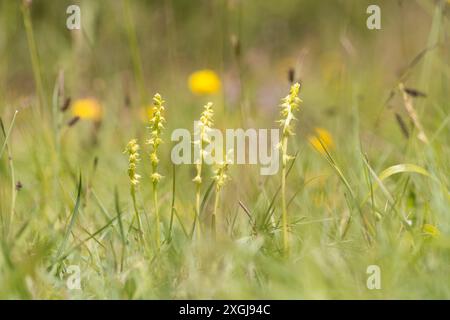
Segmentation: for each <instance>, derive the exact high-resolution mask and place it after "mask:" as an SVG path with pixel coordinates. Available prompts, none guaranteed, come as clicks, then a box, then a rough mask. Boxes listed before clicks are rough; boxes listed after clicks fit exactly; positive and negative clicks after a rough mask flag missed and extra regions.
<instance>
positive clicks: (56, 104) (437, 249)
mask: <svg viewBox="0 0 450 320" xmlns="http://www.w3.org/2000/svg"><path fill="white" fill-rule="evenodd" d="M375 2H376V3H375ZM71 4H77V5H79V6H80V8H81V25H82V28H81V30H72V31H70V30H68V29H67V28H66V19H67V17H68V15H67V14H66V9H67V7H68V6H69V5H71ZM370 4H378V5H379V6H380V8H381V17H382V29H381V30H368V29H367V27H366V19H367V17H368V14H367V13H366V9H367V7H368V5H370ZM449 15H450V3H449V2H448V1H440V0H414V1H412V0H411V1H401V0H399V1H360V0H351V1H348V0H346V1H312V0H278V1H258V0H247V1H244V0H215V1H207V0H198V1H182V0H164V1H163V0H161V1H130V0H121V1H107V0H97V1H92V0H90V1H87V0H85V1H65V0H63V1H50V0H33V1H7V0H3V1H0V117H1V120H2V126H1V128H2V130H1V131H0V241H1V249H0V253H1V254H0V297H1V298H25V299H32V298H51V299H70V298H121V299H122V298H123V299H129V298H235V299H238V298H244V299H247V298H251V299H257V298H269V299H272V298H274V299H277V298H290V299H293V298H295V299H298V298H326V299H329V298H337V299H341V298H363V299H367V298H406V299H408V298H447V299H448V298H449V297H450V287H449V285H448V284H449V283H450V272H449V271H450V270H449V267H450V212H449V205H450V201H449V200H450V198H449V197H450V196H449V191H448V189H449V180H448V176H449V172H450V170H449V169H450V168H449V163H450V161H449V160H450V149H449V142H450V141H449V137H450V130H449V103H450V102H449V101H450V99H449V88H450V79H449V78H450V67H449V57H450V44H449V33H448V32H449V30H450V28H449ZM297 81H298V82H300V83H301V84H302V87H301V91H300V97H301V99H302V100H303V102H302V103H301V105H300V109H299V111H298V112H296V113H295V116H296V117H297V119H298V121H296V122H295V127H294V131H295V132H294V133H295V135H293V136H291V137H289V154H291V155H296V157H295V159H293V160H291V161H290V162H289V165H288V170H286V171H287V172H288V176H287V177H286V188H285V189H286V190H285V192H284V193H285V195H284V196H285V198H286V201H287V213H288V217H289V219H288V222H289V226H288V229H289V246H290V249H289V253H288V254H287V253H286V252H284V249H283V240H282V229H283V228H282V223H281V216H282V203H281V201H282V200H281V198H282V197H281V195H280V191H279V190H280V186H281V183H282V181H281V180H282V179H281V176H280V174H278V175H274V176H261V175H260V174H259V168H258V167H257V166H251V165H245V166H244V165H231V166H229V168H227V169H228V172H227V175H229V177H230V178H231V179H230V180H229V181H227V182H226V183H225V184H224V185H223V186H222V187H221V188H220V197H218V199H219V200H218V203H217V207H216V206H215V201H214V200H215V198H216V197H215V190H216V191H217V188H214V185H213V183H214V181H217V179H216V180H214V179H212V178H213V175H214V172H213V171H212V170H211V169H212V168H210V167H208V166H205V167H204V168H203V171H202V172H203V174H204V176H203V181H202V183H201V184H200V188H199V190H200V191H199V192H200V193H199V194H200V199H201V209H200V210H199V209H198V207H199V206H198V202H196V196H197V191H196V190H198V189H196V184H195V182H193V181H192V179H193V178H194V177H195V175H196V167H195V165H191V166H188V165H180V166H174V165H173V164H172V162H171V160H170V151H171V147H172V146H173V142H171V140H170V133H171V132H172V130H174V129H176V128H187V129H188V130H190V131H192V130H193V127H192V126H193V121H194V120H196V119H198V118H199V117H200V114H201V112H202V111H203V106H204V105H205V104H206V103H207V102H209V101H211V102H213V108H214V127H217V128H219V129H226V128H276V127H278V124H277V123H276V120H278V119H279V118H280V115H279V112H280V108H279V104H280V99H281V98H282V97H284V96H286V95H287V94H288V92H289V87H290V85H291V84H292V83H293V82H297ZM156 92H158V93H160V94H161V95H162V97H163V98H164V100H165V104H164V106H165V114H164V117H165V120H166V122H165V123H164V126H165V129H164V131H163V132H162V133H161V138H162V140H163V143H162V144H161V145H160V146H159V148H158V157H159V163H158V168H157V172H158V173H160V174H161V175H162V176H163V178H162V179H161V180H160V181H159V183H158V184H157V191H158V192H157V197H156V198H157V201H155V192H154V190H155V189H154V187H155V186H154V184H153V182H154V181H153V180H152V173H153V172H154V171H153V169H154V168H152V165H151V160H150V152H151V151H152V148H151V146H149V145H148V144H146V143H145V142H146V141H147V140H148V139H149V138H150V132H149V130H148V127H149V126H150V125H151V122H150V120H151V119H152V118H153V117H154V114H153V113H152V97H153V95H154V93H156ZM132 138H136V139H137V142H138V143H139V144H140V146H141V149H140V150H139V153H140V161H139V162H138V163H137V171H138V174H139V175H140V176H141V178H140V179H139V181H140V183H139V187H138V188H136V190H135V192H132V195H130V180H129V178H130V177H129V173H128V172H127V170H128V166H129V164H128V162H127V161H128V158H127V155H124V154H123V151H124V150H125V148H126V146H127V143H128V142H129V141H130V140H131V139H132ZM216 175H217V172H216ZM152 181H153V182H152ZM133 193H134V195H133ZM133 198H134V199H135V202H134V201H133ZM155 203H156V204H157V210H156V208H155ZM156 211H158V216H159V217H160V224H159V225H157V224H156V220H157V219H156ZM198 211H200V216H199V217H198V214H197V212H198ZM136 212H137V213H136ZM213 212H216V213H217V222H216V228H217V234H216V240H212V239H211V238H210V235H209V234H208V228H209V226H210V217H211V214H212V213H213ZM137 216H139V217H140V218H141V220H142V221H141V226H140V227H139V226H138V223H137V219H136V217H137ZM198 221H200V225H201V226H203V228H204V229H205V230H204V231H205V232H204V233H202V234H201V235H198V234H197V232H193V230H194V231H195V230H197V228H198V227H196V224H197V226H198ZM194 222H195V223H196V224H194ZM141 228H142V232H139V229H141ZM157 230H159V234H156V232H157ZM157 239H159V240H157ZM158 242H160V243H158ZM72 265H75V266H78V267H79V268H80V272H81V273H80V275H81V290H76V289H75V290H71V289H69V288H68V287H67V285H66V281H67V279H68V277H70V274H69V273H68V272H67V271H68V270H70V269H68V267H69V266H72ZM369 265H378V266H379V267H380V270H381V283H382V287H381V289H380V290H369V289H368V288H367V286H366V281H367V278H368V276H369V275H368V274H367V273H366V270H367V268H368V266H369Z"/></svg>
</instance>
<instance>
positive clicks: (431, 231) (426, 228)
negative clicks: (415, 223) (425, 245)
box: [422, 223, 440, 238]
mask: <svg viewBox="0 0 450 320" xmlns="http://www.w3.org/2000/svg"><path fill="white" fill-rule="evenodd" d="M422 231H423V232H424V233H425V235H428V236H431V237H433V238H437V237H438V236H439V234H440V232H439V229H438V228H437V227H436V226H434V225H432V224H428V223H426V224H424V225H423V227H422Z"/></svg>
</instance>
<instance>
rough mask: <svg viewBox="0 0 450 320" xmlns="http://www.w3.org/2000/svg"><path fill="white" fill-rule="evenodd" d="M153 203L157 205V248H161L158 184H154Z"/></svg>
mask: <svg viewBox="0 0 450 320" xmlns="http://www.w3.org/2000/svg"><path fill="white" fill-rule="evenodd" d="M153 203H154V205H155V215H156V247H157V248H158V250H159V248H160V247H161V233H160V228H159V223H160V220H159V209H158V190H157V184H156V183H154V184H153Z"/></svg>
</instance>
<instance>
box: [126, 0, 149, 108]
mask: <svg viewBox="0 0 450 320" xmlns="http://www.w3.org/2000/svg"><path fill="white" fill-rule="evenodd" d="M122 2H123V9H124V10H123V14H124V18H125V27H126V30H127V38H128V45H129V46H130V54H131V62H132V64H133V72H134V77H135V81H136V85H137V87H138V90H139V98H140V101H139V102H140V103H141V106H143V105H145V104H146V103H147V102H148V96H147V91H146V90H145V82H144V72H143V70H142V59H141V54H140V53H139V46H138V41H137V36H136V27H135V25H134V22H133V17H132V15H131V9H130V2H129V0H123V1H122Z"/></svg>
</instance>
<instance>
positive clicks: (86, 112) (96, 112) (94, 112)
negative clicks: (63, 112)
mask: <svg viewBox="0 0 450 320" xmlns="http://www.w3.org/2000/svg"><path fill="white" fill-rule="evenodd" d="M72 114H73V115H74V116H75V117H79V118H80V119H87V120H93V121H100V120H101V119H102V116H103V110H102V107H101V105H100V103H99V102H98V101H97V100H96V99H94V98H86V99H78V100H75V101H74V102H73V103H72Z"/></svg>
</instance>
